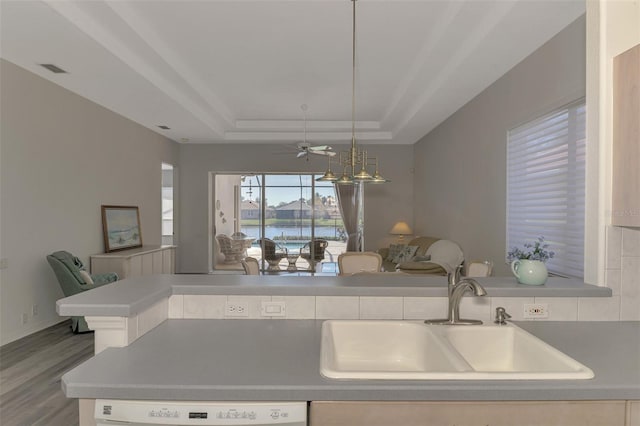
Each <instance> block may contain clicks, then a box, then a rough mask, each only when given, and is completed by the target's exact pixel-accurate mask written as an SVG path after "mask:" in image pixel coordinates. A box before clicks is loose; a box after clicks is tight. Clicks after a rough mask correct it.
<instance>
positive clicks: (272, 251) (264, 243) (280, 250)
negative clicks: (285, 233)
mask: <svg viewBox="0 0 640 426" xmlns="http://www.w3.org/2000/svg"><path fill="white" fill-rule="evenodd" d="M258 244H260V247H262V250H263V251H262V258H263V259H264V260H266V261H267V263H268V264H269V268H268V269H269V271H277V270H278V269H279V267H278V265H279V264H280V261H281V260H282V259H284V258H285V257H287V254H288V250H287V248H286V247H283V246H281V245H280V244H277V243H276V242H275V241H273V240H271V239H269V238H262V239H259V240H258Z"/></svg>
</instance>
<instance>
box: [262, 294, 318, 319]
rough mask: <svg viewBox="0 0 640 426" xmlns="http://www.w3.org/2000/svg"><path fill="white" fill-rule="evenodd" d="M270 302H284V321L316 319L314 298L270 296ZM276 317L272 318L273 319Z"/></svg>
mask: <svg viewBox="0 0 640 426" xmlns="http://www.w3.org/2000/svg"><path fill="white" fill-rule="evenodd" d="M271 300H273V301H274V302H275V301H281V300H282V301H284V303H285V310H286V315H285V316H284V318H286V319H314V318H315V317H316V298H315V296H271ZM275 318H277V317H274V319H275Z"/></svg>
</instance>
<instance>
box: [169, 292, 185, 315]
mask: <svg viewBox="0 0 640 426" xmlns="http://www.w3.org/2000/svg"><path fill="white" fill-rule="evenodd" d="M183 317H184V296H183V295H182V294H174V295H173V296H171V297H169V318H170V319H174V318H183Z"/></svg>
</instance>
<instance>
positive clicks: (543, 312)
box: [524, 303, 549, 319]
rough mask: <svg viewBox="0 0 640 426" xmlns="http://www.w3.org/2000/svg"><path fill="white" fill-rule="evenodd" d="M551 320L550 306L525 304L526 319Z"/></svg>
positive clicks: (545, 304)
mask: <svg viewBox="0 0 640 426" xmlns="http://www.w3.org/2000/svg"><path fill="white" fill-rule="evenodd" d="M534 318H549V305H548V304H547V303H525V305H524V319H534Z"/></svg>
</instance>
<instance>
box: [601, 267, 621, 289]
mask: <svg viewBox="0 0 640 426" xmlns="http://www.w3.org/2000/svg"><path fill="white" fill-rule="evenodd" d="M604 273H605V275H604V280H605V281H604V285H605V286H606V287H607V288H610V289H611V291H612V293H613V295H614V296H619V295H620V287H621V284H622V270H621V269H606V270H605V272H604Z"/></svg>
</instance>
